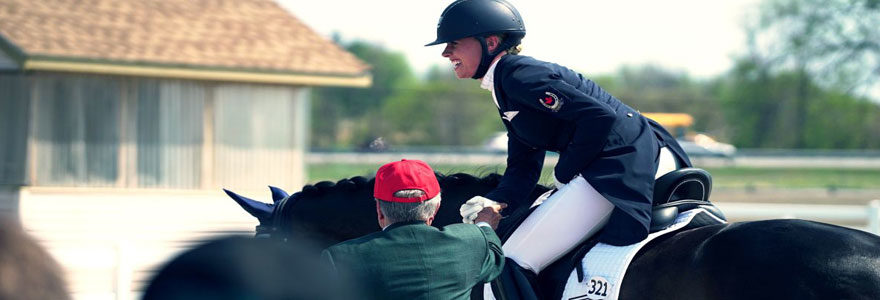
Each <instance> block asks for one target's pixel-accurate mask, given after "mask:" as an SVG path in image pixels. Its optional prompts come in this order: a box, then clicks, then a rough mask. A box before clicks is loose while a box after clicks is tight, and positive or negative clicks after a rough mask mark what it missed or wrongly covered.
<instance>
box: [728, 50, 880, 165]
mask: <svg viewBox="0 0 880 300" xmlns="http://www.w3.org/2000/svg"><path fill="white" fill-rule="evenodd" d="M804 80H806V82H804ZM803 86H805V87H803ZM802 91H806V93H803V92H802ZM801 97H807V99H803V100H802V98H801ZM720 98H721V101H722V104H723V108H724V112H725V114H726V115H727V120H729V121H730V123H729V124H731V127H732V128H733V130H732V133H733V135H732V136H733V138H732V141H733V143H734V144H735V145H737V146H739V147H744V148H817V149H876V148H880V140H878V139H877V138H878V137H880V123H878V119H880V118H878V115H880V106H878V105H877V104H876V103H873V102H871V101H869V100H868V99H864V98H857V97H854V96H851V95H849V94H847V93H843V92H839V91H835V90H830V89H822V88H820V87H818V86H817V85H816V84H814V83H812V81H810V80H809V79H808V78H807V77H806V76H805V75H804V74H799V73H780V74H772V73H770V72H769V71H768V70H767V69H766V68H764V67H763V66H761V65H760V64H756V63H755V62H753V61H741V62H740V63H739V64H738V65H737V66H736V68H735V69H734V71H733V72H731V74H730V76H728V78H727V79H726V81H725V82H724V84H723V87H722V88H721V96H720ZM799 105H804V108H805V109H804V110H803V111H801V110H798V109H797V107H798V106H799ZM798 120H804V121H803V123H802V124H801V123H798ZM801 137H803V140H801V139H800V138H801Z"/></svg>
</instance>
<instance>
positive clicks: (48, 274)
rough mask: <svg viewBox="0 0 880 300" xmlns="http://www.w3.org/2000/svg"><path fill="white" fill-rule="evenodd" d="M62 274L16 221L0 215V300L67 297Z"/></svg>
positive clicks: (37, 299)
mask: <svg viewBox="0 0 880 300" xmlns="http://www.w3.org/2000/svg"><path fill="white" fill-rule="evenodd" d="M62 274H63V273H62V272H61V267H60V266H59V265H58V263H57V262H56V261H55V259H54V258H52V256H51V255H49V252H47V251H46V250H45V249H43V247H41V246H40V245H39V244H37V242H36V240H34V239H33V238H32V237H31V236H30V235H28V234H27V233H25V232H24V230H23V229H22V228H21V225H20V224H18V223H17V222H13V221H11V220H7V219H5V218H3V217H0V299H18V300H43V299H58V300H66V299H70V294H69V293H68V292H67V287H66V285H65V283H64V278H63V276H62Z"/></svg>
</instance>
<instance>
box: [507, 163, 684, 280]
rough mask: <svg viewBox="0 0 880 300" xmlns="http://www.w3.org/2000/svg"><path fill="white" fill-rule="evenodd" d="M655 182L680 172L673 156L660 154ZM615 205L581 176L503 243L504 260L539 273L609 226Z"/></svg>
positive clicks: (545, 203) (539, 207)
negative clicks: (506, 259)
mask: <svg viewBox="0 0 880 300" xmlns="http://www.w3.org/2000/svg"><path fill="white" fill-rule="evenodd" d="M657 160H658V168H657V173H656V175H655V178H658V177H660V176H662V175H663V174H666V173H669V172H671V171H673V170H675V169H676V168H677V163H676V160H675V157H674V156H673V155H672V152H670V151H669V149H667V148H666V147H663V148H661V149H660V151H659V155H658V158H657ZM612 210H614V205H613V204H611V202H609V201H608V200H607V199H605V197H603V196H602V195H601V194H599V192H598V191H596V189H595V188H593V186H591V185H590V184H589V183H588V182H587V181H586V180H584V178H582V177H580V176H578V177H575V179H573V180H572V181H571V182H569V183H568V184H566V185H565V186H563V187H562V189H560V190H559V191H557V192H556V193H554V194H553V195H552V196H550V198H548V199H547V200H545V201H544V202H543V203H542V204H541V205H540V206H538V207H537V208H536V209H535V211H534V212H532V214H531V215H529V216H528V217H527V218H526V219H525V220H524V221H523V223H522V224H520V226H519V227H517V229H516V230H515V231H514V232H513V233H512V234H511V236H510V238H509V239H508V240H507V242H505V243H504V245H503V246H502V248H503V249H504V256H506V257H509V258H511V259H513V260H514V261H516V262H517V263H518V264H519V265H520V266H522V267H523V268H525V269H528V270H530V271H532V272H535V273H539V272H541V270H543V269H544V268H545V267H547V266H548V265H550V264H551V263H553V262H554V261H555V260H556V259H557V258H559V257H562V256H563V255H565V254H566V253H568V251H570V250H571V249H572V248H574V247H575V246H577V245H579V244H580V243H581V242H583V241H585V240H586V239H587V238H589V237H590V236H592V235H593V234H594V233H596V231H598V230H599V229H601V228H602V226H604V225H605V223H607V222H608V218H609V217H610V216H611V211H612Z"/></svg>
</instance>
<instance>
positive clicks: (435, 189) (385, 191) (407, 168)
mask: <svg viewBox="0 0 880 300" xmlns="http://www.w3.org/2000/svg"><path fill="white" fill-rule="evenodd" d="M409 189H413V190H422V191H424V192H425V194H424V195H422V196H421V197H415V198H399V197H394V193H395V192H397V191H399V190H409ZM439 193H440V183H438V182H437V176H435V175H434V170H432V169H431V167H430V166H428V164H426V163H425V162H423V161H421V160H406V159H403V160H401V161H395V162H392V163H388V164H385V165H384V166H382V167H380V168H379V171H377V172H376V184H375V185H374V186H373V197H374V198H376V199H379V200H383V201H389V202H404V203H415V202H422V201H425V200H428V199H431V198H434V197H435V196H437V194H439Z"/></svg>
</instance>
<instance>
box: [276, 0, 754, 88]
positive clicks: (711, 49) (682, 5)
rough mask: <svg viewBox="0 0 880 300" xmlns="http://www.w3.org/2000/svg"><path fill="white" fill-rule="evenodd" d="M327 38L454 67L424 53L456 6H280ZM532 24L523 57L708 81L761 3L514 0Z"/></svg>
mask: <svg viewBox="0 0 880 300" xmlns="http://www.w3.org/2000/svg"><path fill="white" fill-rule="evenodd" d="M276 1H278V3H280V4H281V6H283V7H285V8H286V9H287V10H288V11H290V12H291V13H292V14H293V15H294V16H296V17H297V18H299V19H300V20H302V21H303V22H305V23H306V24H307V25H308V26H310V27H311V28H312V29H314V30H315V31H317V32H318V33H320V34H321V35H323V36H325V37H327V38H328V39H329V38H330V37H331V36H332V34H334V33H338V34H339V35H340V36H341V37H342V39H343V41H350V40H355V39H357V40H366V41H369V42H373V43H377V44H381V45H383V46H384V47H386V48H387V49H389V50H391V51H395V52H400V53H403V54H405V55H406V57H407V60H408V61H409V63H410V65H411V66H412V67H413V69H414V70H415V71H416V72H418V73H423V72H424V71H426V70H428V68H430V67H431V66H433V65H439V66H441V67H450V68H451V65H450V63H449V61H448V60H447V59H444V58H443V57H441V56H440V52H442V51H443V46H440V45H438V46H431V47H424V45H425V44H427V43H428V42H431V41H433V40H434V39H435V38H436V34H437V31H436V30H437V21H438V20H439V18H440V14H441V13H442V12H443V9H444V8H445V7H446V6H447V5H448V4H449V3H452V1H451V0H444V1H440V0H372V1H362V0H317V1H316V0H276ZM509 2H510V3H511V4H513V5H514V6H515V7H516V8H517V10H519V12H520V14H521V15H522V17H523V19H524V21H525V26H526V32H527V33H526V37H525V39H523V43H522V46H523V52H522V53H521V54H522V55H528V56H532V57H535V58H537V59H540V60H545V61H551V62H555V63H558V64H561V65H564V66H566V67H568V68H571V69H574V70H577V71H579V72H582V73H584V75H586V76H588V77H589V76H591V75H602V74H608V73H613V72H615V71H617V70H619V69H620V68H621V67H622V66H624V65H629V66H639V65H644V64H653V65H657V66H661V67H664V68H667V69H669V70H673V71H676V72H683V73H686V74H688V75H691V76H693V77H696V78H708V77H712V76H715V75H719V74H721V73H723V72H726V71H727V70H729V69H730V67H731V66H732V62H733V60H732V57H733V56H734V55H736V54H742V53H744V52H745V31H744V30H743V28H744V24H745V23H744V22H745V16H746V14H747V13H750V12H751V11H753V10H754V7H755V6H756V5H757V4H758V3H759V1H758V0H723V1H706V0H667V1H654V0H616V1H607V0H581V1H575V0H509Z"/></svg>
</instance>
